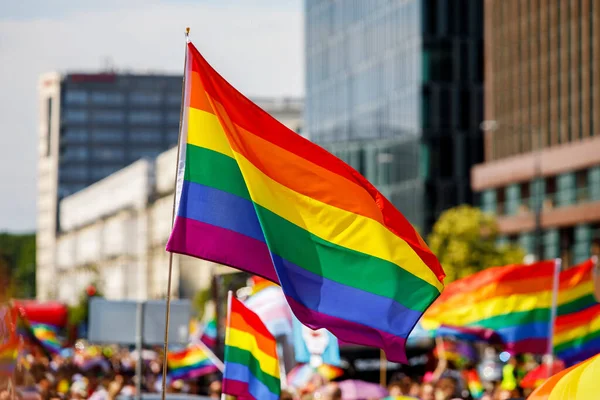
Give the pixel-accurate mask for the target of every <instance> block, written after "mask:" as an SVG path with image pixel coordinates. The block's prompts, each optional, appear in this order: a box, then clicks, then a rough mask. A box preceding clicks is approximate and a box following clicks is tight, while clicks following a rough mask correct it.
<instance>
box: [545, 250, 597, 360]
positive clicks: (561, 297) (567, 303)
mask: <svg viewBox="0 0 600 400" xmlns="http://www.w3.org/2000/svg"><path fill="white" fill-rule="evenodd" d="M595 265H596V262H595V261H594V260H588V261H585V262H583V263H581V264H579V265H577V266H574V267H572V268H569V269H567V270H565V271H563V272H561V274H560V286H559V291H558V309H557V318H556V323H555V325H554V351H555V353H556V355H557V356H558V357H559V358H560V359H561V360H563V361H565V363H566V364H567V365H573V364H576V363H578V362H580V361H583V360H585V359H587V358H588V357H590V356H593V355H595V354H598V353H600V303H598V302H597V301H596V299H595V298H594V282H593V269H594V268H595Z"/></svg>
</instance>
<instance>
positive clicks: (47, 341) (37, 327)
mask: <svg viewBox="0 0 600 400" xmlns="http://www.w3.org/2000/svg"><path fill="white" fill-rule="evenodd" d="M29 326H30V328H31V333H33V336H34V337H35V338H36V339H37V340H38V341H39V342H40V343H41V344H42V347H43V348H44V349H45V350H47V351H49V352H50V353H52V354H58V353H60V351H61V350H62V346H61V344H60V341H59V340H58V328H56V327H55V326H52V325H48V324H41V323H37V322H31V323H30V324H29Z"/></svg>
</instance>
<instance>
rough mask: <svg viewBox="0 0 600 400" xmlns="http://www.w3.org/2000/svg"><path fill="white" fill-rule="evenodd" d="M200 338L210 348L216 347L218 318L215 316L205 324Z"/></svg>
mask: <svg viewBox="0 0 600 400" xmlns="http://www.w3.org/2000/svg"><path fill="white" fill-rule="evenodd" d="M200 340H202V343H204V344H205V345H207V346H208V347H210V348H213V347H215V344H216V343H217V320H216V319H215V318H213V319H211V320H210V321H208V322H207V323H206V325H204V331H202V336H201V337H200Z"/></svg>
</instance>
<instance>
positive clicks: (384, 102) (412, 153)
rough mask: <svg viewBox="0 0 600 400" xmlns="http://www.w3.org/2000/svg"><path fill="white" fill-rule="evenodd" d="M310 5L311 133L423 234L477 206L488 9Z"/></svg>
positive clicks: (404, 3) (424, 1)
mask: <svg viewBox="0 0 600 400" xmlns="http://www.w3.org/2000/svg"><path fill="white" fill-rule="evenodd" d="M479 3H480V2H478V1H476V2H472V1H467V0H461V1H453V0H388V1H370V0H345V1H334V0H306V2H305V13H306V107H305V127H306V128H305V129H306V134H307V136H308V137H309V138H310V139H311V140H312V141H314V142H316V143H318V144H320V145H322V146H324V147H326V148H327V149H328V150H330V151H331V152H333V153H334V154H336V155H337V156H339V157H340V158H342V159H344V160H345V161H346V162H348V163H349V164H350V165H352V166H353V167H354V168H355V169H357V170H358V171H359V172H361V173H362V174H363V175H365V176H366V177H367V179H369V180H370V181H371V182H372V183H374V184H375V185H376V186H377V187H378V188H379V189H380V191H381V192H382V193H383V194H384V195H386V196H387V197H388V198H389V199H390V200H391V201H392V202H393V203H394V204H395V205H396V206H397V207H398V208H399V209H400V210H401V211H402V212H403V213H404V214H405V215H406V216H407V218H408V219H409V220H410V221H411V222H412V223H413V224H414V225H415V226H417V227H418V228H419V229H420V230H421V231H422V232H425V233H426V232H427V231H429V229H430V228H431V225H432V224H433V222H434V221H435V220H436V219H437V217H438V216H439V214H440V213H441V212H442V211H443V210H444V209H446V208H449V207H452V206H454V205H457V204H460V203H471V202H472V193H471V191H470V186H469V169H470V167H471V165H473V164H475V163H477V162H480V161H481V160H482V138H481V132H480V131H479V128H478V125H479V123H480V122H481V120H482V116H483V104H482V103H483V101H482V100H483V88H482V78H483V62H482V51H483V46H482V35H483V26H482V21H483V8H482V4H479Z"/></svg>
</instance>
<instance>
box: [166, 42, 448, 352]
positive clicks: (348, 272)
mask: <svg viewBox="0 0 600 400" xmlns="http://www.w3.org/2000/svg"><path fill="white" fill-rule="evenodd" d="M187 49H188V51H187V56H186V60H187V62H186V65H185V96H184V104H183V117H182V129H181V139H180V143H181V149H180V150H181V151H180V158H179V160H178V166H179V168H178V172H177V182H178V185H177V190H176V194H175V201H176V209H177V216H176V219H175V224H174V226H173V231H172V232H171V236H170V237H169V241H168V243H167V250H168V251H170V252H174V253H180V254H186V255H189V256H192V257H199V258H203V259H206V260H209V261H214V262H217V263H220V264H225V265H229V266H232V267H234V268H238V269H241V270H243V271H246V272H249V273H251V274H254V275H259V276H262V277H264V278H266V279H269V280H270V281H272V282H274V283H277V284H279V285H280V286H281V288H282V290H283V292H284V294H285V296H286V300H287V302H288V303H289V305H290V307H291V309H292V311H293V313H294V314H295V315H296V317H297V318H298V319H299V320H300V321H301V322H302V323H303V324H304V325H306V326H308V327H309V328H312V329H319V328H325V329H327V330H329V331H330V332H331V333H332V334H334V335H335V336H336V337H338V338H339V339H340V340H341V341H343V342H345V343H356V344H360V345H367V346H374V347H379V348H382V349H384V351H385V352H386V354H387V356H388V359H389V360H390V361H395V362H404V363H407V362H408V360H407V356H406V349H405V345H406V340H407V338H408V335H409V334H410V332H411V330H412V329H413V327H414V326H415V324H416V323H417V321H418V320H419V318H420V317H421V315H422V314H423V312H424V311H425V310H426V309H427V307H429V305H430V304H431V303H432V302H433V301H434V300H435V299H436V298H437V297H438V296H439V295H440V292H441V291H442V289H443V286H444V285H443V283H442V281H443V278H444V276H445V274H444V271H443V269H442V266H441V265H440V263H439V260H438V259H437V258H436V256H435V255H434V254H433V253H432V252H431V250H430V249H429V248H428V247H427V245H426V244H425V241H424V240H423V239H422V238H421V236H420V235H419V234H418V233H417V231H416V230H415V229H414V227H413V226H412V225H411V224H410V222H409V221H408V220H407V219H406V218H405V217H404V216H403V215H402V214H401V213H400V211H398V210H397V209H396V208H395V207H394V205H393V204H392V203H391V202H390V201H389V200H388V199H386V198H385V196H384V195H383V194H381V192H379V191H378V190H377V189H376V188H375V187H374V186H373V184H371V183H370V182H369V181H368V180H367V179H365V178H364V177H363V176H362V175H360V173H358V172H357V171H356V170H354V169H353V168H352V167H350V166H349V165H348V164H346V163H344V162H343V161H342V160H340V159H339V158H337V157H335V156H334V155H333V154H331V153H329V152H327V151H326V150H325V149H323V148H321V147H319V146H317V145H315V144H314V143H312V142H310V141H309V140H307V139H305V138H303V137H302V136H300V135H298V134H297V133H295V132H293V131H291V130H290V129H288V128H286V127H285V126H284V125H283V124H281V123H280V122H278V121H277V120H276V119H275V118H273V117H272V116H270V115H269V114H268V113H267V112H265V111H264V110H262V109H261V108H260V107H258V106H257V105H256V104H254V103H252V102H251V101H250V100H248V99H247V98H246V97H244V96H243V95H242V94H241V93H240V92H238V91H237V90H236V89H235V88H234V87H232V86H231V85H230V84H229V83H228V82H227V81H226V80H225V79H224V78H223V77H222V76H221V75H219V73H218V72H217V71H215V70H214V69H213V68H212V67H211V66H210V65H209V64H208V62H207V61H206V60H205V59H204V57H202V55H201V54H200V53H199V52H198V50H197V49H196V47H194V45H193V44H192V43H188V48H187Z"/></svg>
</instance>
